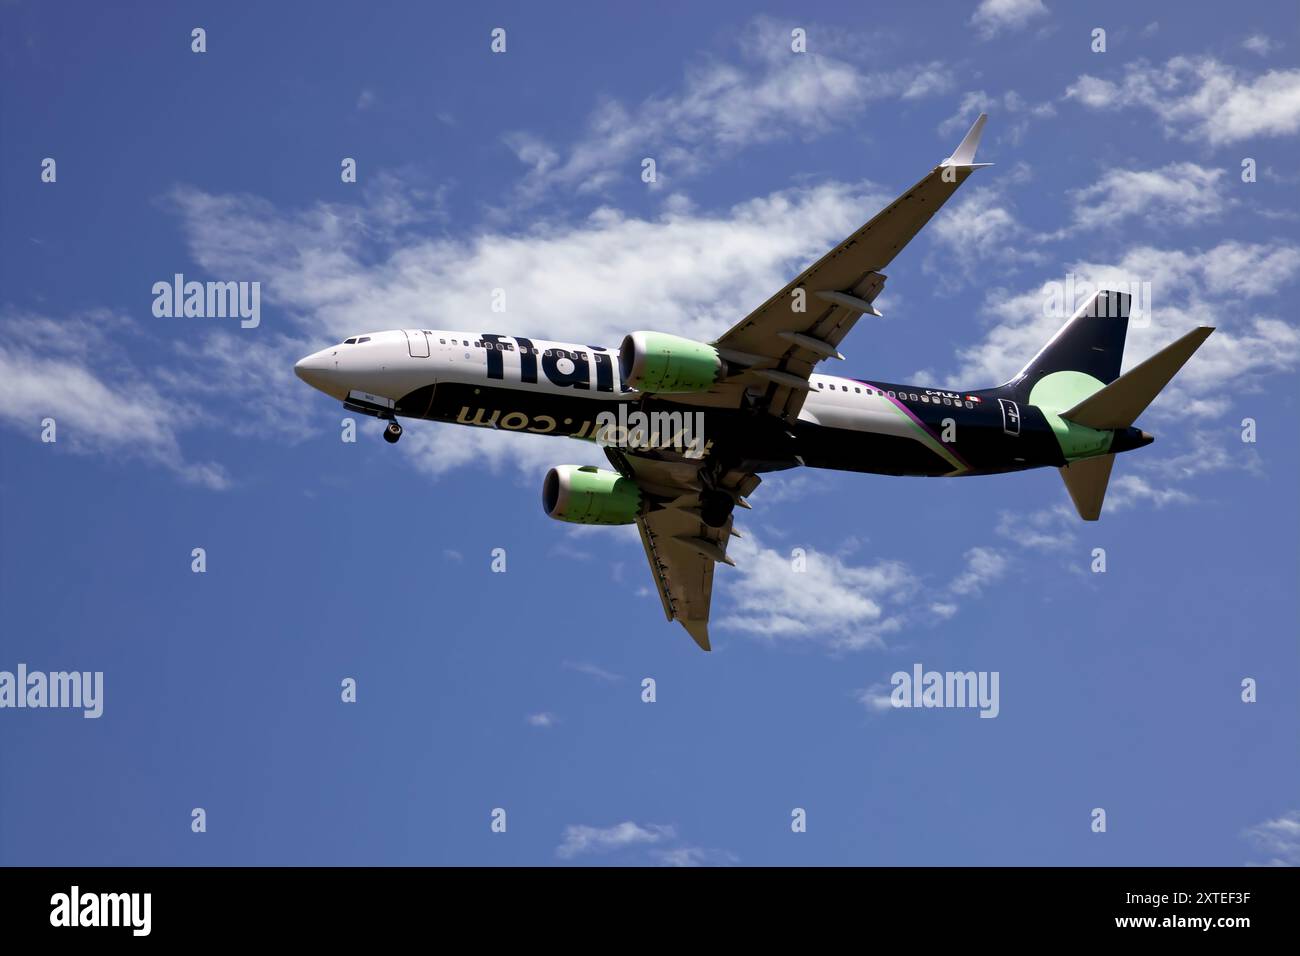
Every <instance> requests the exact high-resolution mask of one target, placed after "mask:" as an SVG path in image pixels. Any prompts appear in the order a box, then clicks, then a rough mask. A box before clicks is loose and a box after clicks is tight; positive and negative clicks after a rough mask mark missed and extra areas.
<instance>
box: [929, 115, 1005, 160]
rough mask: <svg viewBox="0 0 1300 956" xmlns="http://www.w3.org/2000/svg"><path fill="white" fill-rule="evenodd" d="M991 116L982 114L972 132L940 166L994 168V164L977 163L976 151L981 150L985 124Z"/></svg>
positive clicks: (968, 133)
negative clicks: (981, 138) (975, 160)
mask: <svg viewBox="0 0 1300 956" xmlns="http://www.w3.org/2000/svg"><path fill="white" fill-rule="evenodd" d="M988 118H989V114H988V113H981V114H980V115H979V119H977V120H976V121H975V123H974V125H973V126H971V128H970V131H969V132H967V134H966V136H965V137H964V138H963V139H962V141H961V142H960V143H959V144H958V145H957V148H956V149H955V150H953V153H952V155H951V156H949V157H948V158H947V159H945V160H944V161H943V162H942V163H940V164H939V165H940V166H972V167H974V166H992V165H993V164H992V163H976V162H972V160H974V159H975V151H976V150H977V149H979V148H980V137H981V136H983V135H984V124H985V123H986V122H988Z"/></svg>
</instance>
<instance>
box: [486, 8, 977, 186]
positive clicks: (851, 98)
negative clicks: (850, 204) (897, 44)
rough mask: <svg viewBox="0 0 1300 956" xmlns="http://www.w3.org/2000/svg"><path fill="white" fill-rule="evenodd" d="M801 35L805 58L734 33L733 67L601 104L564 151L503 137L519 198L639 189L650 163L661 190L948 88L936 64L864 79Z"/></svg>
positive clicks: (818, 31)
mask: <svg viewBox="0 0 1300 956" xmlns="http://www.w3.org/2000/svg"><path fill="white" fill-rule="evenodd" d="M805 26H806V27H807V29H808V36H809V40H808V52H806V53H794V52H792V51H791V36H790V30H791V25H789V24H784V23H778V22H777V21H775V20H772V19H770V18H767V17H759V18H758V19H756V20H755V21H754V22H752V23H751V24H750V26H749V28H748V29H747V30H746V31H744V33H743V34H742V37H741V43H740V52H741V58H740V60H739V61H738V62H726V61H723V60H721V59H719V58H712V59H710V60H708V61H707V62H705V63H702V64H700V65H698V66H696V67H694V68H693V69H691V70H689V71H688V72H687V74H686V76H685V78H684V80H683V83H682V85H681V87H680V88H679V89H678V90H676V91H675V92H673V93H671V94H667V95H654V96H650V97H647V98H646V99H644V100H642V101H641V102H640V103H638V104H636V105H632V106H629V105H626V104H624V103H622V102H619V101H617V100H613V99H605V100H603V101H601V102H600V103H599V104H598V105H597V107H596V108H595V110H594V111H593V113H592V114H591V116H590V117H589V118H588V120H587V126H586V129H585V130H584V131H583V133H582V135H581V136H580V137H579V138H578V139H577V140H576V141H575V142H574V143H573V144H572V145H571V146H569V147H567V148H562V147H555V146H553V145H551V144H548V143H546V142H544V141H543V140H541V139H539V138H538V137H537V136H535V135H533V134H530V133H526V132H516V133H512V134H509V135H508V136H507V137H506V143H507V145H508V146H510V148H511V149H512V150H514V152H515V155H516V156H517V157H518V158H519V160H520V161H521V162H522V163H524V164H525V166H527V167H528V172H527V174H526V175H525V177H524V180H523V182H522V184H521V185H520V187H519V196H520V198H521V199H523V200H535V199H537V198H539V197H540V196H541V195H542V194H543V193H545V192H546V191H548V190H551V189H556V188H562V189H572V190H576V191H578V192H583V193H598V192H600V191H601V190H604V189H605V188H607V187H608V186H610V185H611V184H612V183H614V182H616V181H619V180H622V181H624V182H629V183H639V182H640V176H641V171H642V169H641V162H642V159H643V158H646V157H650V158H653V159H654V160H655V162H656V167H657V175H658V177H659V179H660V181H661V183H660V184H661V185H662V181H664V180H673V179H675V178H678V177H682V176H688V175H692V174H694V173H696V172H698V171H699V170H700V169H701V168H703V167H704V166H705V165H706V164H708V163H710V162H712V161H714V160H716V159H717V158H718V157H719V156H726V155H729V154H732V153H735V152H737V151H739V150H741V149H743V148H744V147H747V146H750V145H753V144H755V143H762V142H767V141H771V140H778V139H787V138H790V137H803V138H811V137H815V136H820V135H822V134H824V133H827V132H831V131H834V132H837V133H838V134H839V135H841V136H842V135H843V132H844V130H845V129H846V124H847V122H848V121H849V120H850V118H854V117H858V116H859V114H860V113H861V111H862V110H863V109H864V108H865V107H866V106H867V105H868V104H869V103H871V102H873V101H877V100H884V99H904V100H911V99H919V98H922V97H926V96H930V95H934V94H936V93H942V92H944V91H946V90H947V89H949V88H950V85H951V82H950V79H949V76H950V70H949V69H948V67H947V66H945V65H944V64H942V63H940V62H937V61H936V62H932V63H920V64H912V65H909V66H906V67H902V68H897V69H892V70H881V71H874V72H867V71H864V70H862V69H860V68H859V67H857V66H856V65H854V64H853V63H852V62H849V61H848V60H846V59H841V58H839V57H837V56H836V55H834V52H833V51H836V50H838V49H840V48H842V47H843V46H844V44H843V43H842V42H840V40H841V39H842V38H840V37H834V38H833V39H832V34H831V30H832V28H818V27H816V26H811V25H807V24H805ZM863 42H866V39H865V38H864V39H863Z"/></svg>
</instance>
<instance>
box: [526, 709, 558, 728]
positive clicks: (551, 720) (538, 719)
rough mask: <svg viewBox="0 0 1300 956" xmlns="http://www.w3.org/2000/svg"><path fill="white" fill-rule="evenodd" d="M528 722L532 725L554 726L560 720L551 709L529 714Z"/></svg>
mask: <svg viewBox="0 0 1300 956" xmlns="http://www.w3.org/2000/svg"><path fill="white" fill-rule="evenodd" d="M526 720H527V721H528V724H529V725H530V726H532V727H542V728H546V727H554V726H555V725H556V724H557V723H558V722H559V720H560V718H558V717H556V716H555V715H554V714H552V713H550V712H549V711H542V712H541V713H540V714H529V715H528V717H527V718H526Z"/></svg>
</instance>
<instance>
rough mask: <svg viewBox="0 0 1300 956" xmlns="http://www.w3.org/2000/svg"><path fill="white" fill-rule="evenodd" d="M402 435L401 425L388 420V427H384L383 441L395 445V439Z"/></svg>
mask: <svg viewBox="0 0 1300 956" xmlns="http://www.w3.org/2000/svg"><path fill="white" fill-rule="evenodd" d="M401 437H402V426H401V425H399V424H397V422H389V423H388V427H387V428H385V429H384V441H386V442H388V444H390V445H396V444H397V439H399V438H401Z"/></svg>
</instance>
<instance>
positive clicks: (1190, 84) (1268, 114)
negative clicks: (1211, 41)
mask: <svg viewBox="0 0 1300 956" xmlns="http://www.w3.org/2000/svg"><path fill="white" fill-rule="evenodd" d="M1065 97H1066V99H1073V100H1076V101H1078V102H1079V103H1081V104H1083V105H1084V106H1086V107H1088V108H1090V109H1098V110H1113V109H1124V108H1131V107H1140V108H1144V109H1148V110H1151V111H1152V112H1153V113H1155V114H1156V116H1158V117H1159V118H1160V119H1161V121H1162V122H1163V123H1164V126H1165V131H1166V133H1167V134H1169V135H1178V136H1181V137H1182V138H1183V139H1187V140H1201V141H1205V142H1208V143H1209V144H1210V145H1211V146H1220V145H1224V144H1227V143H1236V142H1240V141H1242V140H1246V139H1252V138H1258V137H1265V136H1289V135H1292V134H1294V133H1295V132H1297V131H1298V130H1300V69H1291V70H1269V71H1268V72H1266V73H1257V74H1249V73H1247V72H1246V71H1243V70H1240V69H1238V68H1236V67H1233V66H1230V65H1228V64H1226V63H1222V62H1220V61H1219V60H1217V59H1215V58H1213V57H1185V56H1178V57H1174V58H1173V59H1171V60H1169V61H1168V62H1166V63H1165V64H1164V66H1159V67H1157V66H1152V65H1151V64H1149V63H1147V62H1146V61H1139V62H1137V63H1133V64H1129V65H1128V67H1127V68H1126V69H1125V72H1124V76H1123V78H1122V79H1121V80H1119V81H1118V82H1114V81H1111V80H1106V79H1101V78H1099V77H1095V76H1091V75H1088V74H1084V75H1082V76H1080V77H1079V78H1078V79H1077V80H1076V81H1075V82H1074V83H1072V84H1071V85H1070V86H1069V87H1068V88H1067V89H1066V91H1065Z"/></svg>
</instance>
